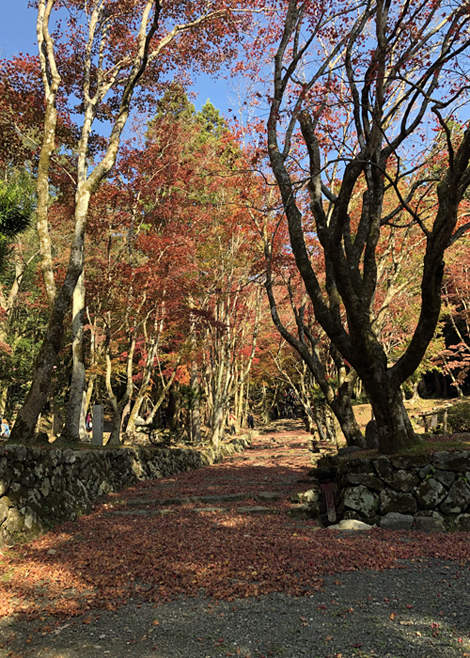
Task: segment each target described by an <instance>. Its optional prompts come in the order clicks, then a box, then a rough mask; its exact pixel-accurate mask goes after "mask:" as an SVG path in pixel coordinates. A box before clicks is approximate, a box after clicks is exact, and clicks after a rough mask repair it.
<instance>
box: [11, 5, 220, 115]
mask: <svg viewBox="0 0 470 658" xmlns="http://www.w3.org/2000/svg"><path fill="white" fill-rule="evenodd" d="M0 4H1V12H2V13H1V16H2V21H1V23H0V57H2V58H5V57H6V58H9V57H12V56H13V55H18V54H19V53H20V52H23V53H30V54H36V52H37V47H36V11H35V10H34V9H28V0H0ZM194 90H195V91H196V92H197V93H198V97H197V100H196V101H195V103H194V104H195V106H196V109H198V110H199V109H200V108H201V106H202V105H204V103H205V102H206V101H207V99H208V98H209V99H210V101H211V102H212V103H213V105H215V106H216V107H217V108H218V109H219V110H220V111H221V112H222V114H224V115H225V116H228V117H229V116H230V115H229V114H228V112H227V109H228V108H229V107H233V105H232V103H233V100H232V103H231V102H230V101H229V95H230V92H229V91H228V85H227V82H226V81H225V80H224V79H223V78H220V79H219V80H213V79H211V78H209V77H208V76H201V77H199V78H198V79H197V80H196V81H195V85H194Z"/></svg>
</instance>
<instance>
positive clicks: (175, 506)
mask: <svg viewBox="0 0 470 658" xmlns="http://www.w3.org/2000/svg"><path fill="white" fill-rule="evenodd" d="M275 429H277V430H279V431H277V432H273V433H271V432H270V433H267V434H264V435H262V436H259V437H258V438H257V439H256V440H255V441H254V443H253V446H252V448H251V449H249V450H247V451H246V452H245V453H242V454H238V455H235V456H234V457H233V458H232V459H230V460H226V461H225V462H224V463H222V464H217V465H214V466H211V467H208V468H205V469H200V470H198V471H191V472H187V473H181V474H178V475H175V476H174V477H172V478H166V479H164V480H159V481H153V482H144V483H141V484H140V485H138V486H136V487H133V488H131V489H128V490H126V491H124V492H121V493H120V494H117V495H112V496H108V497H107V499H106V500H105V501H103V502H102V503H100V504H99V505H97V506H96V508H95V509H94V511H93V513H92V514H91V515H89V516H86V517H82V518H81V519H80V520H79V521H78V522H76V523H74V524H72V523H70V524H65V525H63V526H61V527H59V528H56V529H55V530H54V531H52V532H50V533H48V534H47V535H45V536H44V537H42V538H41V539H39V540H38V541H36V542H34V543H32V544H30V545H27V546H22V547H18V548H16V549H14V550H13V551H9V552H7V553H5V555H4V556H3V557H1V554H0V574H2V575H0V612H1V613H2V614H3V618H2V619H0V638H1V639H0V658H6V657H7V656H8V657H9V658H27V657H29V656H41V657H44V658H79V657H80V658H88V657H94V656H102V655H105V656H108V655H109V656H112V657H113V658H124V657H125V656H135V657H136V658H137V657H138V656H139V657H140V656H144V657H147V656H158V657H159V658H173V657H175V658H176V657H181V658H186V657H188V658H190V657H193V656H194V657H195V658H206V657H210V658H212V657H215V656H226V655H227V656H230V655H234V656H240V655H241V656H250V657H251V658H254V657H255V656H256V657H257V658H261V657H262V656H265V657H266V656H282V657H283V658H290V657H292V658H294V657H297V656H302V655H308V656H311V657H313V658H326V657H327V656H329V657H330V658H333V657H334V656H337V657H338V656H341V658H349V656H351V657H352V656H364V657H365V656H370V657H371V656H375V658H377V656H381V657H388V658H391V657H394V658H399V657H400V658H402V657H404V656H411V657H416V658H418V656H419V657H421V656H423V657H424V656H429V655H433V656H443V657H445V658H454V657H455V658H457V657H459V658H461V657H462V656H465V653H468V654H469V655H470V644H469V642H470V638H469V636H468V633H469V630H470V608H469V606H468V603H467V599H468V587H469V586H470V572H469V570H468V561H469V559H470V542H469V539H468V534H466V533H458V534H454V535H440V536H437V535H435V536H432V535H431V536H429V535H423V534H421V533H416V532H414V533H406V532H400V533H392V532H389V531H384V530H379V529H373V530H371V531H370V532H368V533H354V534H353V533H348V534H340V533H338V532H335V531H330V530H322V529H319V528H318V525H317V524H316V522H315V521H314V520H312V519H302V518H293V517H292V516H291V513H292V509H293V508H295V505H293V503H292V502H291V501H290V496H291V495H292V494H293V493H295V492H300V491H305V490H307V489H308V488H309V486H311V485H310V484H309V478H308V473H309V470H310V468H311V465H310V457H309V453H308V451H307V442H308V438H309V437H308V435H307V433H306V432H305V431H304V430H303V429H302V426H301V424H300V423H296V422H295V421H282V424H278V426H277V427H276V428H275ZM450 560H452V561H450Z"/></svg>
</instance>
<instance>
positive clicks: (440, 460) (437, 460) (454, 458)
mask: <svg viewBox="0 0 470 658" xmlns="http://www.w3.org/2000/svg"><path fill="white" fill-rule="evenodd" d="M432 463H433V464H434V466H436V468H440V469H442V470H443V471H458V472H459V473H466V472H467V471H469V470H470V452H469V451H468V450H463V451H461V452H436V453H434V455H433V456H432Z"/></svg>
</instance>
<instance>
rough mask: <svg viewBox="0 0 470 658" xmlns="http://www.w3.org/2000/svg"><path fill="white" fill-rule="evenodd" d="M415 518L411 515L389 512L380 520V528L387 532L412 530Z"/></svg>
mask: <svg viewBox="0 0 470 658" xmlns="http://www.w3.org/2000/svg"><path fill="white" fill-rule="evenodd" d="M413 523H414V518H413V517H412V516H411V514H400V513H399V512H389V513H388V514H386V515H385V516H383V517H382V519H381V520H380V527H381V528H385V529H386V530H411V528H412V526H413Z"/></svg>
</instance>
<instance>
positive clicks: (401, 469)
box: [312, 451, 470, 531]
mask: <svg viewBox="0 0 470 658" xmlns="http://www.w3.org/2000/svg"><path fill="white" fill-rule="evenodd" d="M318 466H319V468H317V469H314V470H313V471H312V475H314V476H315V475H317V476H318V479H319V481H321V480H322V479H323V480H324V479H331V476H332V475H333V477H334V478H335V481H336V484H337V492H336V493H337V503H338V512H339V516H340V518H343V519H358V520H360V521H365V522H366V523H370V524H377V525H380V526H381V527H384V528H393V529H404V530H405V529H406V530H408V529H411V528H415V529H417V530H425V531H443V530H465V531H468V530H470V452H469V451H462V452H436V453H435V454H434V455H432V456H431V457H429V456H422V455H420V456H397V457H385V456H378V457H376V458H373V459H362V458H359V457H354V456H347V457H339V456H334V457H327V458H324V459H322V460H321V461H320V462H319V463H318Z"/></svg>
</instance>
